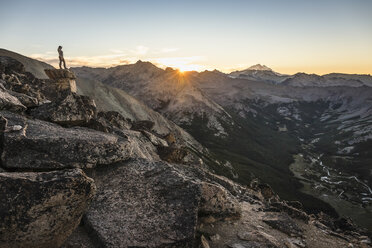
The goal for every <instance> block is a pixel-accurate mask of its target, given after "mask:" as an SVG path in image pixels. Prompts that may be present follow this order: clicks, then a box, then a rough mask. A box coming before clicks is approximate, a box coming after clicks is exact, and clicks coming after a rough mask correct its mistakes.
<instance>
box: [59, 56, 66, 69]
mask: <svg viewBox="0 0 372 248" xmlns="http://www.w3.org/2000/svg"><path fill="white" fill-rule="evenodd" d="M62 62H63V67H64V68H65V69H67V68H66V62H65V59H64V58H63V57H59V69H62Z"/></svg>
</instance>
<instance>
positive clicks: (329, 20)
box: [0, 0, 372, 74]
mask: <svg viewBox="0 0 372 248" xmlns="http://www.w3.org/2000/svg"><path fill="white" fill-rule="evenodd" d="M59 45H62V46H63V51H64V55H65V59H66V62H67V66H82V65H86V66H94V67H110V66H115V65H119V64H127V63H134V62H136V61H137V60H139V59H140V60H143V61H150V62H152V63H154V64H156V65H158V66H160V67H166V66H171V67H175V68H179V69H181V70H198V71H201V70H206V69H208V70H213V69H218V70H221V71H223V72H230V71H233V70H240V69H244V68H247V67H249V66H251V65H254V64H258V63H260V64H264V65H266V66H268V67H270V68H272V69H273V70H275V71H278V72H280V73H286V74H293V73H296V72H306V73H317V74H325V73H331V72H344V73H359V74H372V0H311V1H310V0H260V1H258V0H255V1H251V0H244V1H238V0H224V1H219V0H214V1H208V0H198V1H194V0H187V1H178V0H172V1H165V0H159V1H155V0H152V1H149V0H148V1H146V0H131V1H126V0H122V1H119V0H117V1H114V0H105V1H95V0H89V1H88V0H86V1H83V0H73V1H72V0H63V1H55V0H47V1H46V0H45V1H41V0H34V1H33V0H0V48H5V49H8V50H11V51H14V52H18V53H21V54H23V55H26V56H29V57H32V58H37V59H40V60H43V61H46V62H48V63H51V64H53V65H56V63H57V60H58V54H57V47H58V46H59Z"/></svg>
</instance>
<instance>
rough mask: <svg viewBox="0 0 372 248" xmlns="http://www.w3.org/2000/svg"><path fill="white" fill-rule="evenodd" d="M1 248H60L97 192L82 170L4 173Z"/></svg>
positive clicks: (0, 192)
mask: <svg viewBox="0 0 372 248" xmlns="http://www.w3.org/2000/svg"><path fill="white" fill-rule="evenodd" d="M0 189H1V190H0V230H1V232H0V247H1V248H5V247H6V248H12V247H25V248H26V247H27V248H32V247H35V248H36V247H38V248H43V247H45V248H49V247H59V246H60V245H62V243H63V242H64V241H65V239H66V238H67V237H68V236H69V235H70V234H71V233H72V231H73V230H74V229H75V228H76V227H77V225H78V224H79V222H80V219H81V216H82V215H83V213H84V211H85V209H86V208H87V206H88V205H89V203H90V201H91V200H92V198H93V196H94V193H95V185H94V183H93V180H92V179H90V178H88V177H87V176H86V175H85V174H84V173H83V172H82V170H80V169H70V170H62V171H54V172H38V173H37V172H24V173H0Z"/></svg>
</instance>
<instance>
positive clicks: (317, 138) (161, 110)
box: [0, 50, 372, 229]
mask: <svg viewBox="0 0 372 248" xmlns="http://www.w3.org/2000/svg"><path fill="white" fill-rule="evenodd" d="M1 55H5V56H13V57H16V56H18V55H12V52H9V51H6V50H0V56H1ZM18 59H19V60H20V61H21V62H23V63H24V64H25V67H26V70H29V71H30V72H33V73H37V75H38V76H39V77H40V78H43V77H44V78H45V74H43V70H44V69H47V68H50V66H49V65H47V64H45V63H42V62H38V63H39V64H37V66H36V65H35V64H34V63H37V62H35V60H28V59H25V58H23V57H22V58H19V57H18ZM22 60H23V61H22ZM70 70H71V71H73V72H74V73H75V74H76V76H77V79H76V83H77V87H78V92H79V93H81V94H82V95H87V96H90V97H92V98H93V99H94V100H95V101H96V102H97V107H98V108H100V109H101V110H106V111H108V110H115V111H118V112H119V113H121V114H122V115H123V116H124V117H125V118H130V119H137V120H141V119H147V120H152V121H154V122H155V123H156V124H155V129H156V130H157V131H158V132H159V133H162V134H166V133H169V131H170V130H172V132H175V133H177V135H176V136H177V138H178V139H179V140H181V141H180V142H183V143H186V144H189V147H190V149H193V150H194V151H199V152H200V154H203V156H204V158H206V159H205V160H204V161H205V163H206V166H208V167H209V168H210V169H211V170H212V171H214V172H215V173H217V174H220V175H223V176H227V177H229V178H230V179H232V180H234V181H236V182H239V183H241V184H243V185H249V184H250V183H251V182H252V181H253V180H255V178H259V179H260V180H262V181H263V182H265V183H268V184H270V185H271V186H272V188H273V190H274V191H275V192H276V193H278V195H279V196H280V197H281V198H283V199H286V200H289V201H300V202H301V203H302V204H303V205H304V209H305V210H306V211H307V212H309V213H319V212H321V211H322V212H325V213H327V214H330V215H333V216H337V215H342V216H348V217H351V218H352V219H353V220H355V221H356V222H357V223H358V224H359V225H361V226H365V227H367V228H370V229H372V223H370V221H369V219H370V218H371V217H372V216H371V210H372V190H371V187H372V167H371V161H372V149H371V147H372V140H371V138H372V117H371V116H372V115H371V112H372V77H371V76H370V75H354V74H342V73H332V74H327V75H322V76H320V75H315V74H305V73H297V74H295V75H284V74H280V73H277V72H274V71H273V70H271V69H270V68H268V67H266V66H261V65H256V66H253V67H250V68H248V69H247V70H243V71H236V72H232V73H230V74H225V73H222V72H219V71H216V70H215V71H204V72H184V73H181V72H180V71H178V70H174V69H172V68H167V69H161V68H158V67H156V66H155V65H153V64H151V63H150V62H143V61H138V62H137V63H135V64H129V65H120V66H116V67H111V68H90V67H76V68H71V69H70ZM180 127H181V128H180ZM183 129H184V130H186V131H187V132H185V131H183ZM174 130H176V131H174ZM189 134H190V135H189ZM204 147H205V148H206V150H204V149H205V148H204Z"/></svg>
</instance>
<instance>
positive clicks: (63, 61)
mask: <svg viewBox="0 0 372 248" xmlns="http://www.w3.org/2000/svg"><path fill="white" fill-rule="evenodd" d="M57 51H58V55H59V69H62V63H63V67H64V68H65V69H66V70H67V68H66V61H65V59H64V58H63V51H62V46H59V47H58V49H57Z"/></svg>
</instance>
